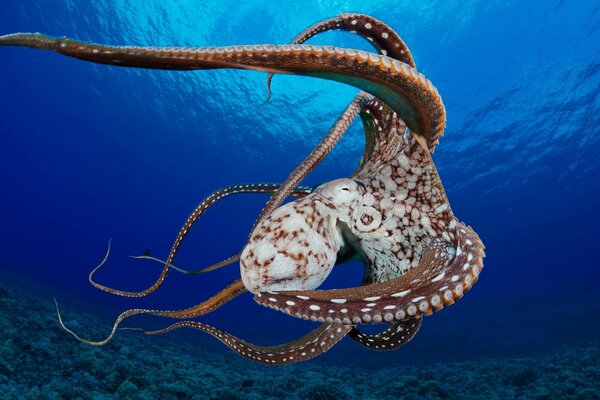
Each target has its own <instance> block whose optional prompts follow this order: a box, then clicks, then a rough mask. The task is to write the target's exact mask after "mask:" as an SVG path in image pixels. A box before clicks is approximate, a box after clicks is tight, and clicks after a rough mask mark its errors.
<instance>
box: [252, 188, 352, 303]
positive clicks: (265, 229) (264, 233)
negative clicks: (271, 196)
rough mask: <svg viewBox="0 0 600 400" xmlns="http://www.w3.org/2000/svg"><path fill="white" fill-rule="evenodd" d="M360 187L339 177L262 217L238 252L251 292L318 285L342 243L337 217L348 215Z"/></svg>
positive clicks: (333, 262)
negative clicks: (241, 249) (239, 252)
mask: <svg viewBox="0 0 600 400" xmlns="http://www.w3.org/2000/svg"><path fill="white" fill-rule="evenodd" d="M362 190H363V189H362V187H361V186H360V185H359V184H357V183H356V182H355V181H353V180H351V179H338V180H335V181H332V182H328V183H326V184H324V185H321V186H319V187H318V188H317V189H316V190H315V191H314V192H313V193H311V194H310V195H308V196H306V197H305V198H303V199H299V200H296V201H293V202H291V203H288V204H285V205H283V206H281V207H279V208H277V209H276V210H275V211H273V212H272V213H271V214H270V215H268V216H266V217H265V218H263V219H262V220H261V221H260V222H259V223H258V224H257V225H256V228H255V229H254V231H253V233H252V235H251V236H250V240H249V241H248V243H247V245H246V247H245V248H244V250H243V252H242V255H241V259H240V271H241V276H242V281H243V283H244V286H245V287H246V288H247V289H248V290H249V291H250V292H252V293H258V292H265V291H281V290H311V289H316V288H317V287H319V286H320V285H321V284H322V283H323V281H325V279H326V278H327V276H328V275H329V273H330V272H331V269H332V268H333V266H334V265H335V262H336V257H337V253H338V251H339V250H340V247H341V246H342V245H343V238H342V236H341V234H340V233H339V230H338V222H340V221H342V222H347V221H349V220H350V213H351V211H350V210H352V209H353V208H354V207H355V206H356V204H357V202H358V199H359V198H360V196H361V194H362Z"/></svg>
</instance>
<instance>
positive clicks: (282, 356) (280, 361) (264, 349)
mask: <svg viewBox="0 0 600 400" xmlns="http://www.w3.org/2000/svg"><path fill="white" fill-rule="evenodd" d="M178 328H193V329H198V330H201V331H204V332H206V333H209V334H210V335H212V336H214V337H215V338H217V339H218V340H220V341H221V342H222V343H224V344H225V345H226V346H228V347H229V348H230V349H232V350H233V351H235V352H237V353H238V354H240V355H242V356H243V357H245V358H248V359H250V360H253V361H256V362H260V363H263V364H267V365H285V364H294V363H297V362H300V361H306V360H310V359H311V358H314V357H316V356H318V355H320V354H323V353H325V352H326V351H328V350H329V349H330V348H332V347H333V346H334V345H335V344H336V343H338V342H339V341H340V340H342V339H343V338H344V336H346V334H347V333H348V332H349V331H350V330H351V329H352V327H351V326H344V325H339V324H322V325H321V326H319V327H318V328H316V329H315V330H313V331H312V332H310V333H309V334H307V335H305V336H303V337H301V338H299V339H297V340H294V341H292V342H289V343H285V344H281V345H277V346H257V345H254V344H252V343H248V342H246V341H245V340H242V339H239V338H237V337H235V336H233V335H231V334H229V333H227V332H225V331H222V330H220V329H217V328H214V327H212V326H210V325H206V324H203V323H200V322H197V321H179V322H177V323H175V324H173V325H171V326H169V327H167V328H165V329H161V330H158V331H151V332H146V333H147V334H149V335H159V334H163V333H167V332H170V331H172V330H174V329H178Z"/></svg>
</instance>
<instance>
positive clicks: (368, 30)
mask: <svg viewBox="0 0 600 400" xmlns="http://www.w3.org/2000/svg"><path fill="white" fill-rule="evenodd" d="M332 30H342V31H347V32H352V33H356V34H357V35H359V36H361V37H363V38H365V39H367V40H369V42H371V43H372V44H373V46H374V47H375V48H376V49H377V51H378V52H379V53H381V54H383V55H387V56H389V57H391V58H395V59H396V60H399V61H402V62H404V63H406V64H408V65H410V66H411V67H415V61H414V59H413V57H412V55H411V54H410V50H409V49H408V46H407V45H406V44H405V43H404V41H403V40H402V38H401V37H400V35H398V34H397V33H396V32H395V31H394V30H393V29H392V28H391V27H390V26H389V25H387V24H386V23H384V22H382V21H380V20H378V19H376V18H373V17H371V16H369V15H366V14H356V13H345V14H340V15H337V16H335V17H333V18H328V19H325V20H323V21H319V22H317V23H316V24H313V25H311V26H309V27H308V28H306V29H305V30H304V31H302V32H300V34H298V36H296V37H295V38H294V39H293V40H292V44H302V43H304V42H306V41H307V40H308V39H310V38H312V37H314V36H316V35H318V34H319V33H323V32H327V31H332ZM272 80H273V74H269V76H268V77H267V93H268V97H267V100H266V101H265V103H266V102H268V101H269V100H270V98H271V96H272V93H271V81H272Z"/></svg>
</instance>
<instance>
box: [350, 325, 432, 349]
mask: <svg viewBox="0 0 600 400" xmlns="http://www.w3.org/2000/svg"><path fill="white" fill-rule="evenodd" d="M421 322H423V318H421V317H417V318H412V319H409V320H406V321H397V322H394V323H393V324H391V326H390V327H389V328H388V329H386V330H385V331H383V332H381V333H378V334H368V333H363V332H361V331H360V330H358V328H356V327H354V328H352V330H351V331H350V332H348V336H350V337H351V338H352V339H354V341H356V342H358V343H359V344H361V345H363V346H364V347H366V348H368V349H370V350H376V351H391V350H397V349H399V348H400V347H402V346H404V345H405V344H406V343H408V342H410V341H411V340H412V338H413V337H415V335H416V334H417V332H418V331H419V328H420V327H421Z"/></svg>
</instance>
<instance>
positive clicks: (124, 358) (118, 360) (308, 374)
mask: <svg viewBox="0 0 600 400" xmlns="http://www.w3.org/2000/svg"><path fill="white" fill-rule="evenodd" d="M24 293H26V294H24ZM0 312H1V315H0V332H2V337H1V338H0V397H1V398H2V399H75V398H77V399H79V398H81V399H114V398H117V399H222V400H228V399H246V398H247V399H279V398H281V399H308V400H310V399H315V400H316V399H336V400H344V399H482V398H485V399H495V398H500V399H566V398H569V399H600V385H599V382H600V350H599V348H598V347H597V346H590V345H588V346H589V347H586V345H585V344H582V345H580V346H573V347H566V348H562V349H559V350H556V351H554V352H552V353H549V354H548V353H546V354H543V355H538V356H529V357H524V358H511V359H489V360H484V361H482V360H478V361H469V362H460V363H435V364H428V365H423V364H421V365H406V366H403V367H393V368H386V367H382V368H379V369H377V370H374V369H367V368H361V367H352V366H350V365H337V366H335V365H323V364H319V363H315V362H307V363H303V364H298V365H295V366H288V367H265V366H261V365H256V364H253V363H251V362H249V361H246V360H244V359H241V358H239V357H237V356H235V355H233V353H224V352H217V353H211V352H210V351H209V350H210V349H209V350H206V349H202V348H198V346H197V345H194V344H193V343H191V342H185V341H184V342H183V343H172V342H169V341H167V340H165V339H163V338H157V337H152V338H146V337H142V339H140V336H139V334H137V333H131V334H122V335H120V336H119V338H118V340H115V341H113V342H112V343H110V345H108V346H106V347H103V348H92V347H89V346H86V345H83V344H79V343H77V342H76V341H75V339H74V338H73V337H71V336H70V335H69V334H67V333H66V332H64V331H62V330H61V329H60V328H59V325H58V323H57V320H56V314H55V313H54V309H53V303H52V299H51V298H49V296H48V294H47V293H46V289H43V288H41V287H40V286H38V285H36V284H33V283H31V282H30V281H27V280H24V279H23V280H21V278H20V277H19V276H16V275H12V274H11V275H8V274H4V273H0ZM77 320H78V323H74V322H72V321H70V324H71V327H73V328H74V329H76V330H77V329H81V327H97V328H91V329H87V330H86V333H88V334H91V335H93V336H95V337H102V336H103V335H104V334H105V331H106V323H105V322H101V321H99V319H98V318H97V317H95V316H92V315H89V314H87V315H86V314H85V313H81V312H78V314H77Z"/></svg>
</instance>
